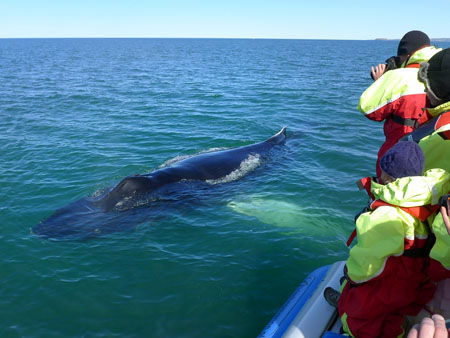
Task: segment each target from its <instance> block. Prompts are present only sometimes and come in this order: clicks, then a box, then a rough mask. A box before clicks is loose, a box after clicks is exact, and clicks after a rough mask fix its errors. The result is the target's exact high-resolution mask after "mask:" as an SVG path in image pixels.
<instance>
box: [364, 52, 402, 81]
mask: <svg viewBox="0 0 450 338" xmlns="http://www.w3.org/2000/svg"><path fill="white" fill-rule="evenodd" d="M384 62H385V63H386V69H385V71H384V72H385V73H386V72H387V71H388V70H393V69H397V68H400V67H401V65H402V62H401V61H400V57H398V56H391V57H390V58H389V59H387V60H386V61H384ZM370 77H371V78H372V80H374V81H375V79H374V78H373V75H372V72H370Z"/></svg>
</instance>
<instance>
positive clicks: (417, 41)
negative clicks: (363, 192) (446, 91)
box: [358, 31, 441, 178]
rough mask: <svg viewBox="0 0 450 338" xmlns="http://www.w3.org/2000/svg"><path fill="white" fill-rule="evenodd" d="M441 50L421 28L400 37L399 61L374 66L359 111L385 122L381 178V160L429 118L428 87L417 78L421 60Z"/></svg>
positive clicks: (375, 119) (381, 154)
mask: <svg viewBox="0 0 450 338" xmlns="http://www.w3.org/2000/svg"><path fill="white" fill-rule="evenodd" d="M440 50H441V49H438V48H436V47H433V46H430V39H429V37H428V36H427V35H426V34H425V33H423V32H421V31H410V32H408V33H406V34H405V35H404V36H403V38H402V39H401V40H400V43H399V45H398V51H397V58H398V62H397V64H400V68H397V69H393V70H390V71H387V69H386V65H384V64H382V65H378V66H377V67H375V68H373V67H372V77H373V78H374V80H375V82H374V83H373V84H372V85H371V86H370V87H369V88H367V89H366V90H365V91H364V92H363V94H362V95H361V97H360V100H359V104H358V110H359V111H360V112H362V113H363V114H364V115H365V116H366V117H367V118H369V119H371V120H374V121H378V122H382V121H385V123H384V135H385V137H386V140H385V142H384V144H383V145H382V146H381V148H380V150H379V152H378V160H377V165H376V173H377V177H378V178H380V175H381V169H380V159H381V158H382V157H383V155H384V154H385V153H386V151H388V150H389V149H390V148H391V147H392V146H393V145H394V144H396V143H397V142H398V140H399V139H400V138H402V137H403V136H404V135H406V134H409V133H410V132H412V131H413V130H414V129H415V128H417V127H418V126H419V125H421V124H423V123H425V122H426V121H428V120H429V118H430V115H429V114H427V112H424V111H423V108H424V107H425V106H426V95H425V86H424V84H423V83H422V82H420V81H419V80H418V78H417V73H418V70H419V67H420V63H422V62H426V61H428V60H429V59H430V58H431V57H432V56H433V55H434V54H436V53H437V52H439V51H440Z"/></svg>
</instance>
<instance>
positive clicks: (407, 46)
mask: <svg viewBox="0 0 450 338" xmlns="http://www.w3.org/2000/svg"><path fill="white" fill-rule="evenodd" d="M429 45H430V38H429V37H428V35H426V34H425V33H424V32H421V31H411V32H408V33H406V34H405V35H404V36H403V37H402V39H401V40H400V43H399V44H398V50H397V56H402V55H411V54H412V53H414V52H415V51H416V50H418V49H420V48H422V47H425V46H429Z"/></svg>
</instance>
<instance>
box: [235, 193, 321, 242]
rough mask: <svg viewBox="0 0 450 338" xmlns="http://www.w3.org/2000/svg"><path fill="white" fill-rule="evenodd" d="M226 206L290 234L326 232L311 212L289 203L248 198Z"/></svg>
mask: <svg viewBox="0 0 450 338" xmlns="http://www.w3.org/2000/svg"><path fill="white" fill-rule="evenodd" d="M227 206H228V207H229V208H231V209H232V210H234V211H235V212H237V213H240V214H243V215H246V216H251V217H255V218H257V219H258V220H259V221H260V222H262V223H265V224H269V225H273V226H276V227H280V228H284V229H285V230H288V229H289V231H290V232H295V233H297V232H301V233H309V234H313V233H316V234H317V233H321V232H325V231H326V229H324V228H322V227H321V225H320V222H319V220H318V219H317V217H315V216H314V213H313V212H311V211H309V212H308V211H307V210H305V209H302V208H301V207H300V206H299V205H297V204H294V203H291V202H287V201H280V200H276V199H266V198H263V197H260V196H249V197H246V198H242V199H237V200H233V201H231V202H229V203H228V204H227Z"/></svg>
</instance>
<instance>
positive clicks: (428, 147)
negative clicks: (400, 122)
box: [404, 49, 450, 282]
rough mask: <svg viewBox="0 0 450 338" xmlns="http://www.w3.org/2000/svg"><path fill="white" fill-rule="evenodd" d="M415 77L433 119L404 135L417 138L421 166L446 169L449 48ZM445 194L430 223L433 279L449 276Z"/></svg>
mask: <svg viewBox="0 0 450 338" xmlns="http://www.w3.org/2000/svg"><path fill="white" fill-rule="evenodd" d="M418 77H419V80H420V81H421V82H423V83H424V84H425V86H426V90H425V91H426V93H427V98H428V99H427V111H428V112H429V114H430V115H431V116H433V119H432V120H431V121H429V122H428V123H426V124H425V125H423V126H421V127H420V128H419V129H417V130H415V131H414V132H413V133H411V134H409V135H407V136H405V137H404V139H406V140H411V141H415V142H418V144H419V146H420V147H421V148H422V150H423V152H424V154H425V169H430V168H442V169H445V170H446V171H450V141H449V140H450V49H445V50H443V51H441V52H439V53H437V54H436V55H434V56H433V57H432V58H431V59H430V60H429V61H428V62H426V63H422V64H421V66H420V70H419V73H418ZM446 193H448V192H446ZM449 197H450V195H445V196H443V198H442V199H441V201H440V205H441V207H442V208H441V215H437V216H436V218H435V220H434V222H433V223H432V230H433V232H434V234H435V236H436V243H435V245H434V246H433V248H432V250H431V252H430V265H429V267H428V274H429V276H430V278H431V279H432V280H433V281H436V282H437V281H440V280H443V279H446V278H450V223H447V224H446V223H445V222H444V220H445V219H446V217H448V213H449V211H448V209H449V208H448V205H449Z"/></svg>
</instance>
